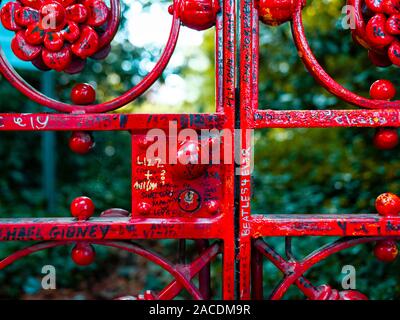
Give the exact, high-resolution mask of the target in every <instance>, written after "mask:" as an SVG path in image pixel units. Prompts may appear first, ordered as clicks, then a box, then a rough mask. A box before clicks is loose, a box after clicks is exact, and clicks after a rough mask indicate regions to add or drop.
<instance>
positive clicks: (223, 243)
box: [0, 0, 400, 300]
mask: <svg viewBox="0 0 400 320" xmlns="http://www.w3.org/2000/svg"><path fill="white" fill-rule="evenodd" d="M378 2H379V3H378ZM378 2H376V1H375V2H373V1H369V0H368V1H365V3H364V1H362V0H349V1H348V4H350V5H352V6H354V8H355V14H356V29H355V30H353V37H354V39H356V41H358V43H360V44H362V45H363V46H365V47H366V48H367V49H368V50H369V56H370V58H371V60H372V62H373V63H375V64H377V65H389V64H390V63H393V64H397V60H396V55H397V53H396V52H397V51H396V50H397V49H396V48H397V47H396V46H398V44H397V41H395V40H394V38H393V37H392V36H390V33H392V34H394V35H395V34H397V32H398V30H397V29H398V28H397V26H398V20H397V18H398V17H397V14H398V13H397V12H392V11H391V10H392V8H391V7H390V6H389V4H387V5H386V7H387V8H386V7H385V8H386V9H382V10H383V11H382V12H381V8H380V7H377V8H375V7H373V6H374V5H375V4H377V5H378V4H380V3H385V0H383V1H378ZM387 2H388V3H389V1H387ZM305 6H306V3H305V2H304V1H302V0H259V1H251V0H238V1H228V0H223V1H219V2H218V1H216V0H176V1H174V2H173V3H172V4H171V6H170V8H169V12H170V13H171V14H172V22H171V30H170V35H169V38H168V41H167V44H166V46H165V48H164V51H163V53H162V54H161V56H160V58H159V60H158V62H157V63H156V64H155V66H154V68H153V70H151V71H150V72H149V74H148V75H146V76H145V77H144V78H143V79H142V81H141V82H140V83H139V84H137V85H136V86H134V87H133V88H131V89H129V90H128V91H127V92H125V93H124V94H122V95H121V96H119V97H117V98H115V99H113V100H111V101H106V102H98V103H96V94H95V90H94V89H93V88H92V87H91V86H89V85H87V84H80V85H78V86H77V87H74V88H71V101H72V103H67V102H61V101H58V100H54V99H51V98H49V97H47V96H46V95H44V94H42V93H41V92H39V91H37V90H36V89H34V88H33V87H31V86H30V85H29V84H28V83H27V82H25V81H24V80H23V79H22V78H21V77H20V76H19V75H18V74H17V73H16V71H15V70H14V69H13V68H12V67H11V65H10V64H9V63H8V61H7V59H6V58H5V56H4V54H3V52H1V55H0V72H1V73H2V74H3V76H4V77H5V78H6V79H7V80H8V81H9V82H10V83H11V84H12V85H13V86H14V87H15V88H16V89H17V90H19V91H20V92H21V93H23V94H24V95H25V96H27V98H29V99H31V100H32V101H34V102H36V103H38V104H40V105H43V106H44V107H47V108H51V109H53V110H55V111H58V112H60V113H36V114H25V113H21V114H11V113H4V114H0V131H45V130H54V131H72V135H71V138H70V140H69V146H70V148H71V150H72V151H73V152H75V153H77V154H84V153H87V152H90V150H91V149H92V148H93V146H94V141H93V138H92V136H91V132H92V131H117V130H119V131H127V132H129V133H130V134H131V140H132V153H131V161H132V173H131V178H132V199H131V200H132V208H131V210H130V212H128V211H126V210H123V209H119V208H110V209H108V210H106V211H104V212H102V213H101V214H97V213H96V209H95V204H93V202H92V201H91V200H90V199H89V198H88V197H85V196H82V197H79V198H76V199H75V200H74V201H73V202H72V203H71V207H70V209H71V215H72V217H69V218H63V219H60V218H35V219H33V218H18V219H14V218H8V219H0V241H35V242H36V243H35V244H33V245H32V246H29V247H27V248H25V249H22V250H20V251H17V252H15V253H13V254H12V255H10V256H8V257H6V258H4V259H3V260H2V261H0V269H3V268H5V267H6V266H8V265H10V264H11V263H13V262H14V261H17V260H19V259H22V258H25V257H27V256H29V255H30V254H33V253H35V252H37V251H41V250H47V249H50V248H53V247H57V246H64V245H71V246H72V247H73V248H72V252H71V257H72V259H73V261H75V263H77V264H80V265H88V264H90V263H92V262H93V261H94V259H95V247H96V246H107V247H114V248H118V249H121V250H125V251H127V252H131V253H133V254H137V255H140V256H142V257H144V258H145V259H147V260H149V261H151V262H153V263H155V264H157V265H159V266H161V267H162V268H163V269H165V270H166V271H167V272H168V273H169V274H171V275H172V277H173V278H174V280H173V281H172V282H171V283H170V284H168V285H167V286H166V287H165V288H164V289H161V290H156V288H148V289H151V290H154V289H155V291H150V290H143V294H139V295H137V294H136V293H135V295H129V294H130V293H127V294H128V295H126V296H123V297H119V299H138V300H153V299H172V298H174V297H176V296H178V295H179V293H180V292H181V291H182V290H186V291H187V292H188V293H189V294H190V296H191V297H192V298H194V299H208V298H211V291H210V265H211V263H212V261H213V260H214V259H215V258H216V257H217V256H220V257H221V258H222V263H223V269H222V274H221V281H222V297H223V298H224V299H235V298H237V299H250V298H254V299H262V298H264V293H263V283H262V280H263V258H266V259H268V260H269V261H270V262H272V263H273V264H274V265H275V266H276V267H277V268H278V269H279V270H280V271H281V272H282V273H283V280H282V282H281V283H280V284H278V286H277V287H276V288H275V290H273V292H272V294H271V295H270V298H271V299H280V298H282V297H284V294H285V293H286V291H287V290H288V288H289V287H290V286H292V285H294V286H297V287H298V288H299V289H300V290H301V291H302V292H303V293H304V295H305V297H307V298H308V299H319V300H328V299H329V300H338V299H342V300H363V299H367V297H366V296H365V295H364V294H363V293H361V292H358V291H355V290H338V289H335V288H332V287H331V286H329V285H328V284H322V285H318V286H314V285H312V284H311V282H310V281H309V280H307V279H306V276H305V273H306V272H307V271H308V270H309V269H310V268H311V267H313V266H314V265H316V264H317V263H319V262H320V261H322V260H324V259H325V258H327V257H329V256H331V255H333V254H336V253H337V252H340V251H342V250H345V249H347V248H350V247H353V246H356V245H361V244H364V243H369V242H377V244H376V246H375V249H374V252H375V255H376V256H377V258H378V259H380V260H382V261H392V260H393V259H394V258H395V257H396V256H397V254H398V250H397V246H396V243H395V240H397V239H398V238H399V237H400V216H399V215H398V214H399V211H400V210H399V199H398V197H397V196H395V195H393V194H389V193H387V194H383V195H381V196H380V197H379V198H378V199H377V203H376V207H377V213H373V214H352V215H348V214H337V215H311V214H294V215H284V214H279V215H278V214H257V213H254V212H252V211H251V188H252V186H251V170H250V169H251V162H252V159H251V157H252V155H251V149H252V147H253V145H252V141H251V139H249V131H251V130H253V129H260V128H334V127H376V128H380V129H381V130H380V131H378V133H377V135H376V137H375V144H376V145H377V147H379V148H382V149H387V148H391V147H393V146H394V145H396V144H397V143H398V136H397V135H396V134H393V132H390V129H386V128H385V127H398V126H399V125H400V111H399V106H400V104H399V101H389V100H390V99H391V98H392V97H393V96H394V90H395V89H394V87H393V86H392V84H391V83H388V82H385V81H380V82H378V83H376V84H374V87H373V88H372V89H371V98H365V97H361V96H359V95H357V94H355V93H353V92H351V91H349V90H347V89H345V88H344V87H343V86H341V85H340V84H338V83H337V82H336V81H335V80H334V79H332V78H331V77H330V76H329V75H328V73H327V72H326V71H325V70H324V69H323V67H322V66H321V65H320V64H319V63H318V61H317V60H316V58H315V56H314V55H313V53H312V51H311V48H310V46H309V44H308V41H307V38H306V36H305V33H304V28H303V24H302V9H303V8H304V7H305ZM363 6H367V7H368V8H369V10H370V11H371V12H373V14H372V15H371V12H370V13H365V12H364V11H362V8H363ZM237 9H239V10H238V12H240V14H239V15H238V14H237ZM49 14H50V16H49V17H48V15H49ZM45 17H48V18H52V19H53V20H55V24H53V25H52V26H50V27H48V26H43V25H42V24H41V22H42V20H41V19H43V18H45ZM50 20H51V19H50ZM119 20H120V6H119V1H118V0H111V1H110V8H108V7H107V6H106V5H105V3H104V2H103V1H102V0H93V1H91V0H71V1H61V0H54V1H30V0H20V1H18V2H9V3H7V4H5V5H4V6H3V8H2V10H1V21H2V23H3V25H4V26H5V27H6V28H7V29H9V30H12V31H15V33H16V35H15V38H14V40H13V41H12V44H11V46H12V49H13V51H14V53H15V54H16V56H17V57H19V58H21V59H23V60H29V61H32V63H33V64H34V65H35V66H37V67H38V68H39V69H49V68H50V69H54V70H57V71H65V72H68V73H75V72H80V71H83V67H84V64H85V60H86V59H87V58H94V59H97V58H100V59H101V58H104V57H105V56H106V55H107V54H108V52H109V50H110V47H109V45H110V43H111V40H112V39H113V37H114V35H115V33H116V31H117V28H118V25H119ZM259 20H261V21H262V22H264V23H265V24H267V25H269V26H275V25H278V24H281V23H285V22H288V21H290V22H291V23H292V32H293V39H294V42H295V44H296V46H297V48H298V51H299V56H300V58H301V59H302V61H303V62H304V65H305V66H306V67H307V69H308V70H309V72H310V74H311V75H312V76H313V77H315V78H316V79H317V80H318V82H319V83H320V84H321V85H322V86H324V87H325V88H326V89H327V90H328V91H329V92H331V93H332V94H333V95H335V96H337V97H338V98H340V99H341V100H343V101H345V102H349V103H351V104H353V105H355V106H358V107H361V108H363V109H354V110H284V111H281V110H269V109H267V110H259V109H258V72H259V70H258V51H259V44H258V36H259ZM366 20H368V21H366ZM386 20H387V21H386ZM181 24H182V25H184V26H186V27H190V28H193V29H196V30H205V29H208V28H210V27H213V26H215V34H216V37H215V39H216V41H215V52H216V54H215V56H216V61H215V63H216V75H215V76H216V87H217V88H216V112H214V113H210V114H162V115H161V114H123V113H105V112H109V111H112V110H115V109H117V108H119V107H122V106H124V105H126V104H127V103H129V102H131V101H133V100H134V99H136V98H137V97H139V96H140V95H142V94H143V93H144V92H145V91H146V90H147V89H148V88H149V87H150V86H151V85H152V84H153V83H154V82H155V81H156V80H157V79H158V78H159V76H160V75H161V73H162V72H163V70H164V69H165V67H166V66H167V64H168V62H169V59H170V58H171V56H172V54H173V52H174V48H175V46H176V44H177V41H178V38H179V29H180V26H181ZM104 26H106V28H103V27H104ZM371 26H372V27H371ZM371 28H372V30H377V29H382V28H386V29H384V30H387V34H386V33H383V34H380V33H379V34H376V33H374V32H375V31H374V32H372V33H371ZM374 28H375V29H374ZM385 32H386V31H385ZM389 40H390V41H389ZM389 62H390V63H389ZM171 123H173V124H174V126H175V129H176V131H175V132H174V133H171V132H169V133H168V135H167V139H166V141H167V142H166V143H167V145H168V146H169V147H170V146H171V144H173V142H172V141H174V139H176V136H177V135H178V133H179V132H181V131H182V130H184V129H189V128H191V129H195V130H197V131H200V130H202V129H218V130H223V129H224V130H227V131H229V132H231V136H230V138H231V140H232V142H233V143H228V142H227V141H226V140H223V142H222V143H223V146H224V147H225V149H226V148H228V152H227V154H228V155H230V156H232V158H234V157H233V156H234V154H235V153H237V154H239V155H240V157H239V162H238V163H237V164H236V165H235V164H234V163H233V162H225V161H222V162H221V163H220V164H195V162H196V161H197V160H198V157H197V158H196V157H195V158H192V159H191V160H192V161H193V162H194V163H189V164H182V163H167V164H162V165H160V163H157V162H151V161H149V159H147V158H146V150H147V148H148V147H149V145H151V144H152V143H153V142H154V139H153V136H152V135H151V134H150V135H149V134H147V133H148V131H149V130H150V129H155V128H157V129H170V128H171ZM235 129H241V131H240V133H239V135H233V132H234V130H235ZM228 140H229V139H228ZM238 140H239V141H240V143H235V142H236V141H238ZM214 142H215V141H214V140H213V139H206V140H203V141H193V140H189V141H183V142H182V141H181V142H179V143H177V144H176V145H175V153H176V158H177V159H180V158H184V156H185V155H186V154H187V153H191V151H193V150H195V151H197V152H199V151H200V150H202V149H204V148H206V147H209V146H211V147H212V146H213V145H214ZM225 155H226V154H224V156H225ZM150 177H152V178H151V179H150ZM89 196H90V195H89ZM271 236H276V237H285V239H286V258H284V257H282V256H281V255H279V254H278V253H277V252H276V251H275V250H274V249H273V248H272V247H270V246H269V245H268V244H267V242H266V241H265V240H264V239H263V237H271ZM301 236H335V237H341V239H339V240H337V241H335V242H333V243H331V244H329V245H326V246H324V247H322V248H320V249H318V250H316V251H315V252H313V253H312V254H311V255H309V256H307V257H305V258H303V259H300V260H299V259H296V258H295V257H294V255H293V253H292V251H291V239H292V237H301ZM141 239H178V240H179V241H184V240H185V239H192V240H195V242H196V245H197V256H196V257H195V258H194V259H193V261H191V262H183V263H182V262H178V263H175V262H171V261H168V260H167V259H165V258H163V257H162V256H161V255H159V254H156V253H154V252H152V251H151V250H147V249H145V248H143V247H141V246H140V245H138V244H137V243H135V242H132V241H138V240H141ZM182 247H184V246H182ZM182 250H183V251H184V249H182ZM195 277H198V278H199V282H198V285H195V284H194V282H193V281H192V280H193V279H194V278H195ZM116 298H118V297H116Z"/></svg>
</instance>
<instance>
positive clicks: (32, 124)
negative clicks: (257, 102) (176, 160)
mask: <svg viewBox="0 0 400 320" xmlns="http://www.w3.org/2000/svg"><path fill="white" fill-rule="evenodd" d="M224 119H225V118H224V116H223V115H222V114H206V113H198V114H162V115H160V114H122V113H115V114H111V113H103V114H56V113H32V114H26V113H25V114H22V113H0V131H46V130H47V131H50V130H55V131H66V130H68V131H71V130H86V131H91V130H93V131H100V130H103V131H110V130H143V129H154V128H159V129H164V128H168V127H169V125H170V123H171V122H172V121H176V123H177V124H176V125H177V127H178V128H193V129H203V128H204V129H208V128H220V129H222V127H223V124H224Z"/></svg>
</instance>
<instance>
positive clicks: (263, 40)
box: [0, 0, 400, 299]
mask: <svg viewBox="0 0 400 320" xmlns="http://www.w3.org/2000/svg"><path fill="white" fill-rule="evenodd" d="M344 4H345V3H344V2H343V1H339V0H319V1H315V0H314V1H310V2H309V3H308V5H307V7H306V8H305V9H304V10H303V13H304V25H305V28H306V32H307V36H308V37H309V39H310V45H311V47H312V49H313V50H314V52H315V55H316V56H317V58H318V59H319V61H320V63H321V64H322V65H323V66H324V67H325V68H326V70H327V71H328V72H329V73H330V74H331V75H332V76H333V77H334V78H335V79H336V80H337V81H338V82H339V83H341V84H343V85H344V86H346V87H347V88H348V89H351V90H354V91H355V92H358V93H360V94H362V95H364V96H367V95H368V89H369V86H370V84H371V83H372V82H373V81H375V80H377V79H381V78H383V79H389V80H391V81H393V83H394V84H395V85H396V86H398V85H399V81H398V77H396V74H397V72H398V70H396V68H394V67H390V68H387V69H382V68H376V67H374V66H373V65H372V64H371V63H370V62H369V60H368V58H367V52H366V50H364V49H363V48H360V47H358V46H356V45H355V44H353V43H352V40H351V36H350V32H349V31H348V30H343V29H342V27H341V18H342V16H341V8H342V6H343V5H344ZM168 5H169V3H167V2H166V1H161V2H154V1H149V0H141V1H135V2H134V3H133V4H131V5H130V6H129V7H128V6H125V7H124V20H123V25H122V27H121V30H120V32H119V34H118V37H117V38H116V39H115V41H114V43H113V49H112V52H111V54H110V55H109V56H108V57H107V59H106V60H105V61H90V63H89V64H88V65H87V67H86V68H85V72H84V73H82V74H81V75H74V76H69V75H64V74H57V76H56V77H55V80H56V82H55V89H56V90H55V92H56V93H57V95H58V97H59V98H61V99H63V100H65V101H68V100H69V92H70V89H71V87H72V86H73V85H74V84H75V83H78V82H89V83H92V84H93V85H95V86H96V88H97V92H98V100H99V101H102V100H106V99H107V100H108V99H110V98H112V97H115V96H117V95H119V94H120V93H121V92H123V91H125V90H126V89H128V88H130V87H131V86H132V85H134V84H135V83H137V82H138V81H140V79H141V78H142V77H143V76H144V75H145V74H146V73H147V72H148V71H149V70H150V69H151V67H152V66H153V65H154V62H155V61H156V60H157V58H158V56H159V54H160V52H161V48H162V45H163V43H165V41H166V38H167V36H168V34H167V33H166V28H167V27H166V26H169V23H170V18H168V14H167V13H166V12H167V6H168ZM140 17H142V18H140ZM150 18H151V19H153V20H152V22H151V23H153V24H149V25H146V26H143V23H145V22H146V19H150ZM161 21H163V22H161ZM164 22H165V25H164V24H163V23H164ZM147 23H148V22H147ZM168 28H169V27H168ZM146 32H148V33H149V34H147V33H146ZM154 34H155V35H157V34H158V35H161V36H154ZM199 47H200V48H201V49H202V50H198V48H199ZM213 50H214V30H213V29H211V30H209V31H207V32H204V33H199V32H195V31H191V30H188V29H187V28H183V29H182V34H181V37H180V40H179V42H178V47H177V52H176V53H175V54H174V56H173V59H172V61H171V64H170V66H169V67H168V68H167V70H166V71H165V72H164V74H163V77H162V79H160V80H159V81H158V82H157V83H156V84H155V85H154V86H153V88H152V89H150V90H149V91H148V92H147V93H146V95H145V96H144V97H143V98H140V99H139V100H137V101H135V102H134V103H132V104H130V105H128V106H126V107H124V108H122V110H119V112H120V111H124V112H206V111H212V110H213V108H214V90H215V88H214V51H213ZM21 74H22V75H23V76H24V77H25V78H26V79H27V80H29V82H30V83H31V84H32V85H34V86H36V87H38V88H39V87H40V79H41V78H40V73H33V72H27V71H25V72H24V71H21ZM0 83H1V86H0V95H1V97H3V98H2V99H1V100H0V110H1V112H37V111H42V110H43V109H42V108H41V107H39V106H36V105H35V104H33V103H31V102H29V101H28V100H27V99H26V98H25V97H23V96H22V95H21V94H19V93H18V92H17V91H16V90H15V89H13V88H12V87H11V86H10V85H9V84H8V83H7V82H6V81H5V80H4V79H1V81H0ZM259 88H260V90H259V93H260V96H259V103H260V108H262V109H266V108H273V109H325V108H337V109H339V108H351V106H348V105H346V104H344V103H343V102H341V101H338V100H337V99H336V98H335V97H332V96H331V95H329V94H328V93H327V92H326V91H325V90H324V89H322V88H321V87H320V86H319V85H318V84H317V83H316V82H315V80H314V79H313V78H312V77H311V76H309V75H308V74H307V72H306V70H305V68H304V66H303V65H302V63H301V62H300V60H299V58H298V56H297V51H296V48H295V46H294V44H293V42H292V39H291V33H290V25H289V24H284V25H282V26H280V27H274V28H272V27H267V26H264V25H260V86H259ZM373 134H374V130H373V129H310V130H308V129H292V130H281V129H271V130H262V131H258V132H257V133H256V136H255V139H256V142H257V145H256V150H255V164H256V166H255V174H254V182H253V183H254V187H255V188H254V194H253V208H254V211H255V212H256V213H353V212H358V213H360V212H364V213H366V212H375V209H374V205H373V203H374V199H375V198H376V196H377V195H379V194H380V193H382V192H385V191H391V192H394V193H397V192H398V191H399V187H400V184H399V183H400V180H399V175H400V165H399V162H398V161H396V160H397V159H398V156H399V149H398V148H397V149H394V150H391V151H384V152H382V151H377V150H376V149H375V148H374V147H373V145H372V137H373ZM68 137H69V133H67V132H59V133H56V152H55V154H56V165H57V173H56V210H55V212H51V213H46V208H47V203H46V198H45V197H44V193H43V190H42V189H43V187H42V165H43V161H44V159H43V155H42V150H41V144H42V134H41V133H36V134H33V133H11V132H9V133H2V135H1V140H0V159H1V163H2V171H1V176H0V216H1V217H10V216H12V217H18V216H21V217H22V216H24V217H27V216H32V217H44V216H68V215H69V211H68V207H69V203H70V202H71V200H72V199H73V198H75V197H76V196H79V195H87V196H89V197H91V198H92V199H93V200H94V202H95V204H96V211H97V213H100V212H101V211H103V210H105V209H108V208H111V207H120V208H125V209H128V210H129V209H130V179H129V176H130V144H129V142H130V141H129V135H128V133H125V132H96V133H95V140H96V148H95V149H94V150H93V152H91V153H90V154H88V155H86V156H78V155H75V154H73V153H71V152H70V150H69V149H68ZM111 168H112V170H113V174H112V175H110V173H109V170H110V169H111ZM332 240H334V239H323V238H318V237H314V238H301V239H295V240H294V252H295V254H296V255H298V256H299V257H301V256H303V255H305V254H308V253H310V252H312V251H313V250H315V249H316V248H318V247H319V246H320V245H322V244H324V243H326V242H327V241H332ZM267 241H268V242H269V243H272V244H274V245H275V246H276V247H277V249H278V251H282V250H283V249H284V247H283V245H284V241H283V239H280V238H271V239H267ZM147 244H149V245H150V246H152V247H153V248H154V250H156V251H159V252H162V253H163V255H166V256H167V257H170V258H176V257H175V256H176V248H177V243H176V242H175V241H162V242H152V241H149V242H148V243H147ZM25 245H27V244H26V243H25V244H21V243H13V242H10V243H2V244H0V249H1V253H2V254H1V256H6V255H7V254H10V253H11V252H13V251H14V250H15V249H17V248H19V247H21V246H25ZM69 250H70V248H58V249H53V250H49V251H44V252H40V253H37V254H35V255H32V256H31V257H30V258H27V259H24V260H21V261H19V262H17V263H15V264H13V265H12V266H10V267H8V268H7V269H6V270H4V271H2V272H1V273H0V283H2V286H1V289H0V297H3V298H6V297H7V298H10V297H12V298H27V299H32V298H69V299H71V298H72V299H88V298H89V299H90V298H112V297H115V296H118V295H125V294H137V293H139V292H141V290H142V289H143V288H146V289H157V288H160V286H161V285H162V284H166V282H167V281H168V280H169V278H168V277H167V276H166V275H165V273H164V272H162V270H160V269H159V268H157V267H154V266H153V265H151V264H147V263H146V262H145V261H144V260H142V259H140V258H138V257H135V256H132V255H129V254H125V253H121V252H118V251H114V250H109V249H105V248H100V247H96V250H97V259H96V263H94V264H93V265H92V266H90V267H85V268H81V267H77V266H75V265H74V264H73V263H72V261H71V259H70V258H69ZM45 264H52V265H54V266H55V267H56V268H57V286H58V290H55V291H54V292H53V291H44V290H42V289H41V286H40V281H41V276H42V274H41V268H42V266H43V265H45ZM346 264H351V265H354V266H355V268H356V270H357V289H358V290H360V291H362V292H364V293H366V294H367V295H369V296H370V298H372V299H392V298H400V288H399V284H398V281H397V280H398V272H397V267H399V262H398V261H397V262H394V263H392V264H388V265H385V264H383V263H381V262H379V261H377V260H376V259H374V257H373V254H372V245H364V246H358V247H355V248H352V249H349V250H347V251H345V252H343V253H340V254H337V255H335V256H333V257H331V258H329V259H327V260H326V261H324V262H323V263H321V264H319V265H318V266H316V267H314V268H313V269H312V270H310V272H308V274H307V276H308V278H309V279H310V280H312V282H313V283H314V284H315V285H317V284H324V283H329V284H331V285H332V286H334V287H336V288H340V284H341V279H342V278H343V276H344V275H343V274H341V269H342V267H343V266H344V265H346ZM220 269H221V265H220V263H219V262H217V263H216V266H215V268H214V270H213V273H214V277H215V279H216V280H214V281H213V282H214V283H216V287H215V288H213V289H214V291H215V294H216V295H217V296H219V294H220V287H219V286H220V281H219V280H218V279H219V278H218V277H219V276H220V274H219V271H220ZM77 271H79V272H77ZM265 276H266V280H265V291H266V292H268V291H270V290H271V289H272V288H273V286H274V285H276V284H277V281H278V279H280V277H281V275H280V273H279V272H278V271H277V270H276V269H275V268H274V267H273V266H271V265H270V264H269V263H265ZM285 298H291V299H300V298H302V295H301V294H300V293H299V292H298V290H296V289H295V288H292V289H290V291H289V292H288V294H287V295H286V296H285Z"/></svg>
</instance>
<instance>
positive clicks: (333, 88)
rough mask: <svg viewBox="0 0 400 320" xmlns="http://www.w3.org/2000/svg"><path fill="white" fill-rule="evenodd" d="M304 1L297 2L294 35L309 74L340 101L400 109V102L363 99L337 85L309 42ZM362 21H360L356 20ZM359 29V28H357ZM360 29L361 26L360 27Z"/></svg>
mask: <svg viewBox="0 0 400 320" xmlns="http://www.w3.org/2000/svg"><path fill="white" fill-rule="evenodd" d="M357 3H358V4H359V0H355V4H357ZM301 9H302V1H301V0H296V4H295V9H294V12H293V21H292V34H293V39H294V42H295V44H296V47H297V49H298V52H299V56H300V59H301V60H302V61H303V63H304V65H305V67H306V68H307V70H308V72H309V73H310V74H311V75H312V76H313V77H314V78H315V79H316V80H317V81H318V82H319V84H321V85H322V86H323V87H324V88H325V89H326V90H327V91H329V92H330V93H332V94H333V95H335V96H336V97H338V98H339V99H341V100H343V101H345V102H348V103H350V104H353V105H356V106H359V107H361V108H368V109H383V108H385V109H386V108H393V109H398V108H400V100H396V101H383V100H373V99H368V98H364V97H361V96H359V95H357V94H355V93H353V92H351V91H350V90H348V89H346V88H345V87H343V86H342V85H340V84H339V83H337V82H336V81H335V80H334V79H333V78H332V77H331V76H330V75H329V74H328V73H327V72H326V71H325V70H324V68H323V67H322V66H321V65H320V64H319V63H318V61H317V59H316V58H315V56H314V54H313V52H312V50H311V49H310V45H309V43H308V41H307V38H306V35H305V32H304V26H303V18H302V14H301ZM356 20H357V21H360V19H356ZM356 27H357V26H356ZM358 28H360V26H358Z"/></svg>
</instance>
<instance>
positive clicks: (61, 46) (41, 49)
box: [0, 0, 111, 74]
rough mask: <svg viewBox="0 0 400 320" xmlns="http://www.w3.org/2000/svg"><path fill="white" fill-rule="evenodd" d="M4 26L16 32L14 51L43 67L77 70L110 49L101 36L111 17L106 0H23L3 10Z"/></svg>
mask: <svg viewBox="0 0 400 320" xmlns="http://www.w3.org/2000/svg"><path fill="white" fill-rule="evenodd" d="M0 17H1V22H2V24H3V26H4V27H5V28H6V29H8V30H11V31H14V32H15V37H14V38H13V40H12V42H11V49H12V51H13V52H14V54H15V55H16V56H17V57H18V58H20V59H21V60H24V61H31V62H32V64H33V65H34V66H36V67H37V68H38V69H40V70H50V69H53V70H56V71H59V72H61V71H65V72H67V73H72V74H73V73H78V72H80V71H82V69H83V68H84V66H85V63H86V59H87V58H89V57H91V58H94V59H104V58H105V57H106V56H107V55H108V53H109V52H110V46H109V45H107V43H105V44H102V35H103V34H104V32H105V29H106V28H107V23H108V21H109V19H110V18H111V15H110V10H109V9H108V7H107V5H106V3H105V1H104V0H62V1H61V0H35V1H32V0H20V1H15V2H14V1H11V2H7V3H6V4H5V5H4V6H3V7H2V9H1V13H0Z"/></svg>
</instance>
